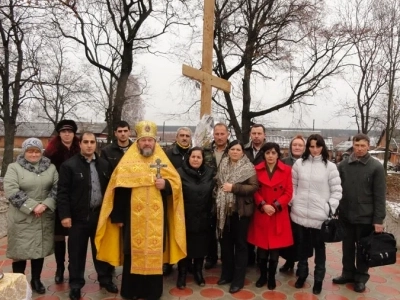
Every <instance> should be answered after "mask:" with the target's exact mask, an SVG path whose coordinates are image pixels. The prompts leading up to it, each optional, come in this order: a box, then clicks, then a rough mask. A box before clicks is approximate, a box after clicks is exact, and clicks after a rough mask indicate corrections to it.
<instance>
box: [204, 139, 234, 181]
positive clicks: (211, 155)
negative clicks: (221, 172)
mask: <svg viewBox="0 0 400 300" xmlns="http://www.w3.org/2000/svg"><path fill="white" fill-rule="evenodd" d="M227 146H228V145H227ZM215 148H216V146H215V142H214V141H213V142H212V143H211V145H210V146H209V147H205V148H204V149H203V151H204V162H205V164H206V165H207V166H208V167H210V168H212V169H213V174H214V176H215V175H216V174H217V172H218V167H219V165H218V164H217V159H216V158H215V151H216V150H215ZM225 150H226V148H225ZM226 156H228V153H227V151H224V153H223V154H222V157H221V161H222V159H223V158H224V157H226ZM220 163H221V162H220Z"/></svg>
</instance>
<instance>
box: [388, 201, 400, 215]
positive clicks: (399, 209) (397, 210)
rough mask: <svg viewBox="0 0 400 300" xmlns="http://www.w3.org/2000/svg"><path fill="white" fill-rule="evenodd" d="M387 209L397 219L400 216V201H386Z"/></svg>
mask: <svg viewBox="0 0 400 300" xmlns="http://www.w3.org/2000/svg"><path fill="white" fill-rule="evenodd" d="M386 211H387V212H388V213H390V214H391V216H392V217H393V218H395V219H399V218H400V203H397V202H390V201H386Z"/></svg>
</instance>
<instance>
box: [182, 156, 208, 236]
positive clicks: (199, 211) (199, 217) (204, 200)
mask: <svg viewBox="0 0 400 300" xmlns="http://www.w3.org/2000/svg"><path fill="white" fill-rule="evenodd" d="M200 170H201V171H200V172H201V173H200V172H198V171H196V170H194V169H192V168H190V167H189V166H188V165H187V163H186V162H185V163H183V164H182V167H181V168H179V169H178V173H179V175H180V176H181V181H182V190H183V200H184V204H185V223H186V233H187V234H190V233H200V232H207V231H209V230H210V228H211V223H210V222H211V221H210V218H211V208H212V198H211V194H212V190H213V188H214V180H213V171H212V169H211V168H209V167H207V166H203V167H202V168H200Z"/></svg>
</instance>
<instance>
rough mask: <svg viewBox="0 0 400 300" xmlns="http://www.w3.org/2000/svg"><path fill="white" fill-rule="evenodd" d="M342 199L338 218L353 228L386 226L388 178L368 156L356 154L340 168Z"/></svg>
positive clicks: (375, 161)
mask: <svg viewBox="0 0 400 300" xmlns="http://www.w3.org/2000/svg"><path fill="white" fill-rule="evenodd" d="M339 173H340V178H341V180H342V187H343V197H342V200H341V201H340V205H339V218H340V219H344V220H346V221H347V222H349V223H351V224H383V220H384V219H385V216H386V176H385V170H384V168H383V166H382V164H381V163H380V162H379V161H377V160H376V159H374V158H372V157H371V155H370V154H369V153H368V154H367V155H366V156H364V157H362V158H361V159H359V160H357V159H356V157H355V156H354V154H352V155H350V157H349V158H347V159H345V160H344V161H342V162H341V163H340V164H339Z"/></svg>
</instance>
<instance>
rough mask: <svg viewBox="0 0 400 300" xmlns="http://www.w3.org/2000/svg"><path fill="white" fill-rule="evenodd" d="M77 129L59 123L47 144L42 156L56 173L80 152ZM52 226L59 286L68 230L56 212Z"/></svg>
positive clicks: (70, 124) (72, 123) (71, 121)
mask: <svg viewBox="0 0 400 300" xmlns="http://www.w3.org/2000/svg"><path fill="white" fill-rule="evenodd" d="M77 129H78V127H77V125H76V123H75V122H74V121H73V120H62V121H60V122H59V123H58V124H57V126H56V131H57V134H58V135H57V136H55V137H54V138H53V139H52V140H51V141H50V142H49V144H48V145H47V147H46V150H45V151H44V153H43V155H44V156H46V157H48V158H50V160H51V163H52V164H54V165H55V166H56V168H57V171H59V170H60V166H61V164H62V163H63V162H64V161H66V160H67V159H69V158H71V157H72V156H74V155H75V154H77V153H79V152H80V147H79V139H78V137H77V136H76V131H77ZM54 224H55V225H54V226H55V227H54V256H55V259H56V263H57V270H56V274H55V278H54V281H55V283H56V284H60V283H63V282H64V270H65V267H64V262H65V253H66V248H67V245H66V242H65V236H67V235H68V230H67V228H65V227H63V226H61V221H60V218H59V217H58V213H57V212H56V217H55V223H54Z"/></svg>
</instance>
